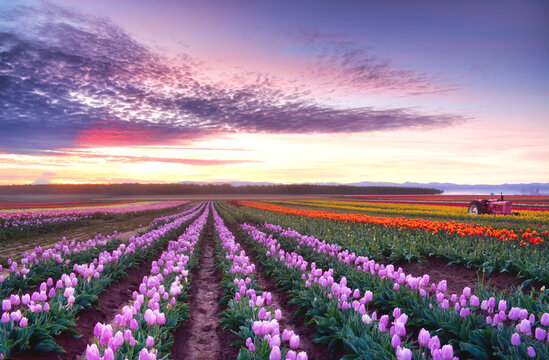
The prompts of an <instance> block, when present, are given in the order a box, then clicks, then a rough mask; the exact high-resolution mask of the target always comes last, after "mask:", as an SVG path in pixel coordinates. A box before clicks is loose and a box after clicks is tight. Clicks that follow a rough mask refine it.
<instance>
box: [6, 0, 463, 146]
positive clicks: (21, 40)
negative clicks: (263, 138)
mask: <svg viewBox="0 0 549 360" xmlns="http://www.w3.org/2000/svg"><path fill="white" fill-rule="evenodd" d="M337 56H339V57H340V58H341V59H342V63H344V64H346V65H345V66H347V67H348V68H349V69H354V68H356V66H355V65H356V62H357V61H359V60H356V59H358V57H357V55H353V54H344V53H342V54H340V55H337ZM360 61H362V60H360ZM354 64H355V65H354ZM380 68H381V69H383V66H380ZM355 70H356V71H355ZM355 70H353V71H355V73H356V74H362V75H361V76H364V77H365V76H370V77H372V76H371V75H368V74H367V73H366V72H364V71H362V70H359V69H358V68H357V69H355ZM199 71H200V68H199V67H197V65H196V63H195V62H192V61H191V60H189V57H184V56H183V57H181V58H180V59H179V61H178V62H177V65H174V62H173V61H172V62H170V61H167V60H165V59H163V58H161V57H160V56H158V55H156V54H154V53H152V52H151V51H150V50H148V49H147V48H146V47H144V46H143V45H141V44H139V43H137V42H136V41H134V40H133V39H132V38H131V37H130V36H129V35H128V34H126V33H125V32H124V31H123V30H122V29H120V28H119V27H117V26H116V25H114V24H112V23H111V22H109V21H108V20H106V19H103V18H95V17H88V16H84V15H82V14H80V13H77V12H73V11H70V10H67V9H64V8H61V7H58V6H55V5H51V4H48V3H41V5H40V6H38V7H35V8H30V7H22V6H20V7H17V8H13V9H4V10H1V11H0V124H1V125H0V139H1V140H0V151H2V150H3V151H5V152H11V153H29V154H36V153H42V152H44V151H47V150H55V149H63V148H74V147H82V146H94V145H104V146H105V145H150V144H169V143H170V142H175V141H180V140H192V139H196V138H200V137H202V136H208V135H213V134H216V133H223V132H265V133H300V134H306V133H332V132H336V133H337V132H362V131H375V130H394V129H402V128H418V127H420V128H434V127H445V126H451V125H454V124H456V123H458V122H461V121H463V120H464V119H463V117H462V116H459V115H440V114H419V113H417V112H415V111H412V110H410V109H402V108H401V109H384V110H379V109H375V108H371V107H361V108H352V109H340V108H334V107H330V106H326V105H321V104H318V103H315V102H313V101H311V100H309V99H305V97H304V96H303V93H300V92H299V91H297V90H296V91H294V92H287V91H283V90H281V89H277V88H276V87H274V86H272V85H271V83H270V82H269V81H268V78H267V77H265V76H258V77H257V79H256V80H255V81H254V82H253V83H252V84H247V85H231V84H229V85H227V84H223V85H221V84H215V83H210V84H208V83H201V82H199V81H197V80H196V79H197V78H198V77H199V75H200V73H199ZM357 71H358V72H357ZM361 71H362V72H361ZM381 71H382V72H383V71H386V70H381Z"/></svg>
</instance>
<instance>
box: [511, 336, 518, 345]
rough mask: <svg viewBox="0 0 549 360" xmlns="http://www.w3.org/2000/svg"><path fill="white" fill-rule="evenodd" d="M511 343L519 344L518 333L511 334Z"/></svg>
mask: <svg viewBox="0 0 549 360" xmlns="http://www.w3.org/2000/svg"><path fill="white" fill-rule="evenodd" d="M511 344H512V345H513V346H519V345H520V335H519V334H517V333H514V334H513V335H511Z"/></svg>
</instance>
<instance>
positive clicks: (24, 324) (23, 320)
mask: <svg viewBox="0 0 549 360" xmlns="http://www.w3.org/2000/svg"><path fill="white" fill-rule="evenodd" d="M28 323H29V319H27V318H26V317H24V316H23V317H22V318H21V321H19V327H22V328H25V327H27V325H28Z"/></svg>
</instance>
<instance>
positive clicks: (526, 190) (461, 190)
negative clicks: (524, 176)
mask: <svg viewBox="0 0 549 360" xmlns="http://www.w3.org/2000/svg"><path fill="white" fill-rule="evenodd" d="M348 185H353V186H396V187H398V186H403V187H412V188H434V189H439V190H442V191H443V192H444V193H445V194H491V193H494V194H499V193H500V192H502V193H504V194H507V195H549V183H530V184H500V185H489V184H476V185H468V184H453V183H438V182H431V183H426V184H423V183H415V182H405V183H402V184H398V183H390V182H370V181H362V182H358V183H352V184H348Z"/></svg>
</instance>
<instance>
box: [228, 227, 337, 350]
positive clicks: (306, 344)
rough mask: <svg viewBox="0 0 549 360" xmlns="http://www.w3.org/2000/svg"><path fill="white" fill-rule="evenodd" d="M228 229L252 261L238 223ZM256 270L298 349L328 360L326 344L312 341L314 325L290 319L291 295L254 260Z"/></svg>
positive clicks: (302, 320)
mask: <svg viewBox="0 0 549 360" xmlns="http://www.w3.org/2000/svg"><path fill="white" fill-rule="evenodd" d="M228 228H229V230H231V232H232V233H233V235H235V238H236V240H237V242H238V243H240V245H241V246H242V248H243V249H244V251H245V252H246V255H248V256H249V257H250V259H252V261H253V255H254V252H253V251H252V250H251V249H250V248H249V246H248V245H247V244H246V242H244V241H242V239H240V236H239V232H238V229H239V225H237V224H233V225H230V226H228ZM254 264H255V266H256V270H255V272H254V278H255V279H256V281H257V283H258V284H259V285H260V286H261V287H262V288H263V291H268V292H270V293H271V295H272V303H271V307H272V309H274V310H276V309H280V310H281V312H282V319H280V321H279V323H280V326H281V328H282V329H288V330H293V331H294V332H295V333H296V334H297V335H299V340H300V341H299V350H298V351H305V352H306V353H307V357H308V358H309V359H315V360H330V359H331V357H330V352H329V350H328V346H327V345H325V344H317V343H315V342H314V336H315V334H316V327H315V326H314V325H310V326H307V325H306V324H305V317H304V316H300V317H298V318H297V319H292V317H293V314H295V313H296V311H297V309H298V308H297V306H296V305H293V304H290V303H289V302H290V300H291V297H290V295H289V294H288V293H287V292H285V291H279V290H278V289H277V287H276V283H275V282H274V281H272V280H271V279H269V278H267V277H265V276H264V275H263V274H264V269H263V267H262V266H261V264H259V263H258V262H256V261H254ZM335 355H336V356H335V358H336V359H338V358H340V357H341V356H343V355H345V353H344V351H343V349H342V348H341V349H337V351H336V354H335Z"/></svg>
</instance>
